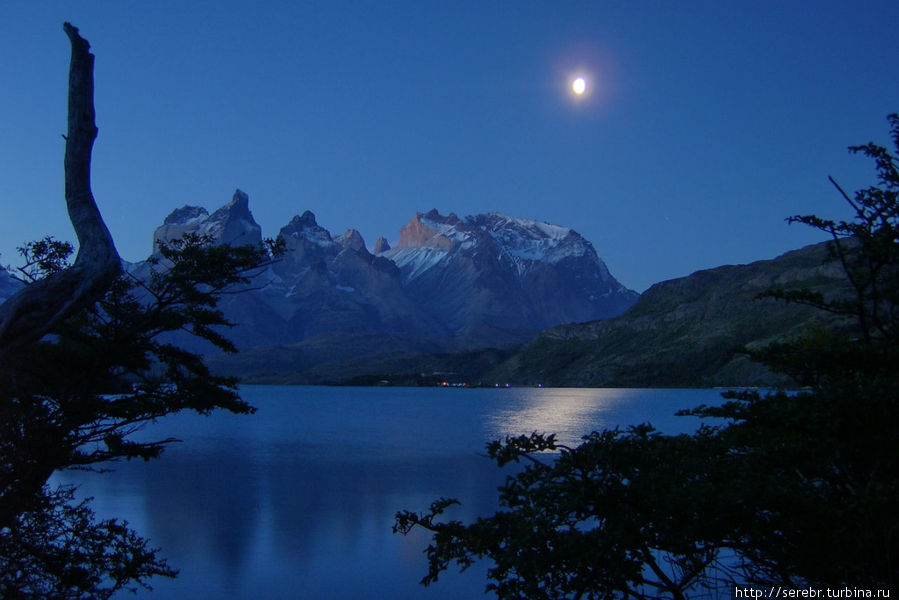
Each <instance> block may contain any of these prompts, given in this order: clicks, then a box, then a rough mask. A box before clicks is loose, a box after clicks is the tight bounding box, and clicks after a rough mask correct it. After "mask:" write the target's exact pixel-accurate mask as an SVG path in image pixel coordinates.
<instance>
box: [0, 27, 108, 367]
mask: <svg viewBox="0 0 899 600" xmlns="http://www.w3.org/2000/svg"><path fill="white" fill-rule="evenodd" d="M63 29H64V30H65V32H66V35H68V36H69V40H70V41H71V44H72V60H71V63H70V65H69V113H68V131H67V133H66V135H65V136H64V137H65V140H66V154H65V163H64V164H65V197H66V207H67V209H68V212H69V219H70V220H71V222H72V227H73V228H74V229H75V235H76V236H77V237H78V255H77V257H76V258H75V262H74V263H73V264H72V266H71V267H69V268H67V269H65V270H63V271H60V272H58V273H55V274H53V275H51V276H49V277H47V278H45V279H42V280H40V281H37V282H35V283H32V284H30V285H27V286H25V287H24V288H23V289H21V290H19V292H18V293H16V294H15V295H13V296H11V297H9V298H8V299H7V300H6V302H4V303H3V304H0V365H2V364H3V363H4V362H6V359H7V358H9V357H10V356H11V355H12V354H13V353H15V352H17V351H19V350H21V349H22V348H24V347H26V346H28V345H30V344H33V343H34V342H36V341H38V340H40V339H41V338H42V337H43V336H44V335H46V334H48V333H50V332H52V331H53V328H54V327H55V326H56V325H57V324H59V323H60V322H61V321H63V320H64V319H66V318H68V317H70V316H72V315H73V314H75V313H76V312H78V311H79V310H81V309H82V308H85V307H86V306H89V305H90V304H91V303H93V302H95V301H97V300H98V299H99V298H100V297H102V295H103V293H104V292H105V291H106V289H107V288H108V287H109V285H110V284H111V283H112V281H113V280H114V279H115V278H116V277H117V276H118V275H119V273H120V272H121V259H120V258H119V255H118V252H117V251H116V248H115V244H114V243H113V241H112V236H111V235H110V234H109V230H108V229H107V228H106V224H105V223H104V222H103V217H102V216H101V215H100V211H99V210H98V209H97V204H96V202H95V201H94V196H93V194H92V193H91V185H90V171H91V151H92V150H93V146H94V139H96V137H97V126H96V123H95V121H94V55H93V54H91V53H90V44H89V43H88V42H87V40H85V39H84V38H83V37H81V36H80V35H79V34H78V29H76V28H75V27H73V26H72V25H71V24H69V23H65V24H63Z"/></svg>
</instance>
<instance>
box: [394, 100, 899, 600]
mask: <svg viewBox="0 0 899 600" xmlns="http://www.w3.org/2000/svg"><path fill="white" fill-rule="evenodd" d="M888 120H889V123H890V131H891V138H892V141H893V145H894V148H895V152H896V153H899V115H896V114H892V115H890V116H889V117H888ZM850 150H851V151H852V152H855V153H862V154H864V155H865V156H868V157H870V158H872V159H874V161H875V164H876V170H877V175H878V185H877V186H872V187H870V188H867V189H864V190H861V191H859V192H858V193H856V195H855V198H854V199H851V198H849V197H848V196H847V195H846V194H845V193H844V192H842V190H840V193H841V194H843V195H844V196H845V198H846V200H847V201H848V202H849V204H850V205H851V207H852V209H853V211H854V213H855V216H854V219H853V220H851V221H839V222H836V221H830V220H826V219H822V218H819V217H817V216H796V217H791V218H790V219H788V221H789V222H799V223H804V224H807V225H810V226H812V227H816V228H818V229H821V230H823V231H825V232H827V233H829V234H830V235H831V236H832V242H831V244H830V260H838V261H840V264H841V265H842V267H843V269H844V270H845V272H846V276H847V278H848V280H849V282H850V284H851V289H852V290H853V292H854V293H853V295H852V296H851V297H834V298H825V297H823V296H821V295H817V294H812V293H809V292H805V291H798V292H796V291H789V292H786V291H782V290H772V291H770V292H769V293H767V294H765V295H766V296H769V297H773V298H777V299H780V300H783V301H786V302H799V303H804V304H809V305H811V306H815V307H818V308H820V309H822V310H827V311H830V312H834V313H837V314H841V315H846V316H849V317H851V318H852V319H854V321H855V324H856V326H855V333H854V335H846V334H845V333H833V332H830V331H825V330H820V329H817V330H813V331H809V332H807V333H806V334H805V335H804V336H802V337H801V338H800V339H798V340H794V341H790V342H783V343H780V344H776V345H773V346H769V347H768V348H765V349H762V350H759V351H754V352H751V354H752V355H753V356H754V357H755V358H756V359H757V360H760V361H762V362H764V363H765V364H766V365H768V366H770V367H771V368H773V369H775V370H777V371H778V372H783V373H787V374H789V375H792V376H793V377H794V378H795V379H796V380H797V381H798V382H799V383H801V384H802V385H804V386H806V387H805V388H804V389H802V390H801V391H799V392H796V393H788V392H785V391H778V392H772V393H766V394H762V393H759V392H757V391H742V392H729V393H727V394H725V397H726V398H727V401H726V402H725V403H724V404H722V405H721V406H715V407H709V406H702V407H699V408H696V409H692V410H687V411H683V412H682V413H680V414H687V415H694V416H700V417H708V418H714V419H718V421H717V423H718V424H716V425H714V426H709V425H706V426H703V427H702V428H701V429H700V430H699V431H698V432H697V433H695V434H693V435H678V436H670V435H662V434H660V433H658V432H656V431H654V430H653V428H652V427H651V426H650V425H645V424H644V425H640V426H635V427H631V428H629V429H627V430H624V431H622V430H617V429H616V430H612V431H603V432H594V433H592V434H590V435H589V436H586V437H585V438H584V441H583V443H582V444H581V445H579V446H577V447H575V448H568V447H564V446H561V445H559V444H558V443H556V441H555V439H554V437H553V436H552V435H538V434H533V435H531V436H523V437H517V438H507V439H506V440H504V441H501V442H493V443H492V444H490V445H489V446H488V452H489V454H490V456H491V457H492V458H493V459H494V460H496V461H497V463H498V464H499V465H500V466H502V465H503V464H506V463H508V462H509V461H526V462H527V465H526V466H525V468H524V469H523V470H522V471H521V472H520V473H517V474H515V475H511V476H509V477H507V479H506V482H505V484H504V485H503V486H502V487H501V488H500V505H501V510H500V511H499V512H497V513H496V514H494V515H493V516H490V517H484V518H480V519H478V520H477V521H475V522H474V523H471V524H464V523H461V522H459V521H452V520H444V519H442V516H443V515H444V513H445V511H446V510H447V509H448V508H450V507H451V506H452V505H453V504H455V501H454V500H447V499H441V500H439V501H437V502H435V503H434V504H432V505H431V507H430V509H429V510H428V511H426V512H424V513H417V512H411V511H401V512H399V513H397V516H396V523H395V525H394V531H395V532H399V533H403V534H405V533H408V532H409V531H411V530H412V529H413V528H415V527H422V528H424V529H426V530H429V531H431V532H432V533H433V536H432V540H431V544H430V545H429V547H428V548H427V551H426V552H427V556H428V563H429V571H428V574H427V576H426V577H425V578H424V579H423V580H422V583H423V584H425V585H429V584H431V583H433V582H436V581H437V580H438V577H439V575H440V573H442V572H443V571H444V570H446V569H448V568H449V567H450V566H451V565H453V564H455V565H456V566H458V567H460V568H461V569H465V568H467V567H469V566H470V565H472V564H473V563H474V562H475V561H477V560H480V559H485V558H486V559H489V560H490V561H491V562H492V565H493V566H492V567H491V568H490V569H489V570H488V578H489V579H490V581H489V583H488V585H487V588H488V589H490V590H494V591H495V592H496V593H497V596H498V597H499V598H502V599H513V598H514V599H524V598H528V599H556V598H575V599H578V598H619V597H632V598H657V597H668V598H686V597H689V596H696V597H703V596H707V595H716V594H717V593H721V594H722V595H725V594H726V595H727V596H728V597H729V596H730V595H731V594H732V592H733V589H734V587H733V586H734V585H751V586H766V587H767V586H781V587H783V588H787V589H798V588H804V587H806V586H827V587H831V588H838V587H839V588H845V587H847V586H848V587H850V588H852V589H854V588H866V589H876V588H880V589H884V588H888V587H891V586H895V584H896V583H897V581H899V578H897V575H899V515H897V514H896V511H895V507H896V506H899V456H897V453H896V451H895V449H896V447H897V442H899V433H897V432H899V360H897V359H899V356H897V349H899V339H897V336H899V328H897V319H899V303H897V300H899V200H897V192H899V170H897V161H896V158H895V157H896V154H891V153H890V152H889V151H887V149H886V148H884V147H882V146H878V145H876V144H873V143H870V144H866V145H864V146H855V147H851V148H850ZM837 187H839V186H837ZM545 451H551V452H554V453H555V454H552V455H549V456H547V457H543V456H541V453H542V452H545Z"/></svg>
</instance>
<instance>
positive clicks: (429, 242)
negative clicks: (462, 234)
mask: <svg viewBox="0 0 899 600" xmlns="http://www.w3.org/2000/svg"><path fill="white" fill-rule="evenodd" d="M461 223H462V221H461V220H460V219H459V217H457V216H456V215H455V214H453V213H450V214H449V216H447V217H444V216H443V215H441V214H440V213H438V212H437V209H436V208H434V209H431V210H429V211H428V212H426V213H424V214H422V213H419V212H417V213H415V216H414V217H412V220H411V221H409V222H408V223H406V224H405V225H404V226H403V227H402V228H401V229H400V239H399V241H398V242H397V244H396V247H397V248H420V247H431V248H443V249H444V250H450V249H452V248H453V246H454V245H455V243H456V242H458V241H460V240H458V239H456V238H458V237H459V236H458V233H459V232H458V231H457V230H456V227H457V226H458V225H460V224H461Z"/></svg>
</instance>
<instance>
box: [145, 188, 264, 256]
mask: <svg viewBox="0 0 899 600" xmlns="http://www.w3.org/2000/svg"><path fill="white" fill-rule="evenodd" d="M188 233H196V234H199V235H208V236H210V237H212V239H213V241H214V242H215V243H217V244H231V245H232V246H248V245H252V246H256V245H259V244H261V243H262V228H261V227H260V226H259V224H258V223H256V220H255V219H254V218H253V213H251V212H250V198H249V196H247V195H246V194H245V193H244V192H242V191H241V190H235V192H234V196H232V198H231V201H230V202H229V203H228V204H226V205H225V206H223V207H221V208H220V209H218V210H217V211H215V212H214V213H212V214H211V215H210V214H209V213H208V211H207V210H206V209H205V208H203V207H201V206H183V207H181V208H179V209H176V210H174V211H172V213H171V214H169V216H167V217H166V218H165V221H164V222H163V224H162V226H161V227H159V228H157V229H156V231H155V232H154V233H153V251H154V252H155V251H157V250H158V248H159V243H160V242H165V243H170V242H172V241H174V240H178V239H181V238H182V237H184V236H185V235H186V234H188Z"/></svg>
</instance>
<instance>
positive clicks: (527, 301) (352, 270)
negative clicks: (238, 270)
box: [132, 190, 638, 359]
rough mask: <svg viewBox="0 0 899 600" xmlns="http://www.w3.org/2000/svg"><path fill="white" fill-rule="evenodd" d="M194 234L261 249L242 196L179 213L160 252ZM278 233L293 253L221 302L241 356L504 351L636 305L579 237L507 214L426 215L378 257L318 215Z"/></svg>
mask: <svg viewBox="0 0 899 600" xmlns="http://www.w3.org/2000/svg"><path fill="white" fill-rule="evenodd" d="M186 233H200V234H204V235H208V236H210V237H211V238H212V239H213V240H214V242H215V243H229V244H259V243H261V241H262V228H261V227H260V226H259V224H258V223H256V220H255V219H254V218H253V215H252V213H251V211H250V209H249V198H248V196H247V195H246V194H245V193H243V192H242V191H240V190H237V191H236V192H235V193H234V196H233V198H232V199H231V201H230V202H229V203H228V204H226V205H225V206H223V207H221V208H219V209H218V210H216V211H214V212H213V213H211V214H210V213H209V212H208V211H207V210H205V209H204V208H201V207H197V206H185V207H182V208H179V209H177V210H175V211H173V212H172V213H171V214H170V215H169V216H168V217H167V218H166V219H165V221H164V223H163V224H162V225H161V226H160V227H158V228H157V229H156V231H155V232H154V234H153V243H154V249H156V248H157V247H158V244H159V243H161V242H170V241H172V240H174V239H177V238H180V237H182V236H183V235H185V234H186ZM278 236H280V237H281V238H283V239H284V241H285V244H286V252H285V253H284V254H283V256H281V257H280V258H279V259H278V260H277V261H276V262H275V263H274V264H273V265H271V266H270V267H268V268H266V269H264V270H262V271H261V272H259V273H258V274H256V275H255V277H254V278H253V281H252V282H251V283H250V284H249V285H248V286H247V291H245V292H244V293H241V294H233V295H228V296H226V297H225V298H224V299H223V301H222V304H221V306H222V308H223V310H224V311H225V314H226V315H227V316H228V317H229V318H230V319H231V320H232V321H233V322H235V323H237V324H238V325H237V327H235V328H234V329H233V330H231V331H229V332H228V333H229V336H230V337H231V338H232V339H233V340H234V341H235V343H236V345H237V346H238V347H239V348H244V349H246V348H258V347H266V348H271V347H287V346H291V345H294V344H300V343H304V342H305V343H307V345H309V344H313V345H314V346H316V347H321V346H325V347H326V348H324V349H322V348H320V350H319V352H318V354H320V355H322V356H325V355H327V356H335V358H336V359H349V358H355V357H358V356H359V355H360V354H366V353H368V352H369V351H370V350H372V349H375V350H378V351H391V350H396V349H400V348H409V347H414V348H417V349H428V350H431V351H455V350H467V349H472V348H483V347H488V346H505V345H508V344H512V343H517V342H523V341H526V340H529V339H531V338H533V336H534V335H536V334H537V333H538V332H539V331H541V330H543V329H545V328H547V327H551V326H554V325H559V324H562V323H570V322H578V321H592V320H595V319H603V318H608V317H613V316H617V315H619V314H621V313H622V312H624V311H625V310H626V309H627V308H629V307H630V306H631V305H633V303H634V302H635V301H636V300H637V297H638V294H637V293H636V292H634V291H632V290H629V289H627V288H625V287H624V286H623V285H621V284H620V283H619V282H618V281H617V280H616V279H615V278H614V277H613V276H612V275H611V273H610V272H609V269H608V268H607V266H606V265H605V263H604V262H603V261H602V259H601V258H600V257H599V256H598V254H597V252H596V250H595V249H594V247H593V245H592V244H591V243H590V242H589V241H587V240H586V239H584V238H583V237H582V236H581V235H580V234H578V233H577V232H576V231H574V230H572V229H570V228H567V227H561V226H557V225H550V224H548V223H541V222H537V221H532V220H527V219H520V218H513V217H508V216H505V215H501V214H499V213H490V214H481V215H474V216H467V217H464V218H459V217H458V216H456V215H454V214H450V215H448V216H444V215H441V214H439V213H438V212H437V211H436V210H431V211H429V212H427V213H416V214H415V215H414V216H413V217H412V219H411V221H409V223H407V224H406V225H405V226H403V227H402V228H401V229H400V232H399V238H398V241H397V242H396V244H395V246H394V247H390V245H389V243H388V242H387V241H386V240H385V239H384V238H381V239H379V240H377V242H376V243H375V245H374V247H373V249H372V250H371V251H370V250H369V249H368V247H367V246H366V244H365V242H364V240H363V239H362V236H361V235H360V234H359V232H358V231H356V230H354V229H350V230H348V231H346V232H344V233H343V234H341V235H333V234H332V233H331V232H329V231H328V230H327V229H325V228H324V227H322V226H321V225H319V224H318V223H317V222H316V220H315V215H313V214H312V213H311V212H309V211H306V212H304V213H303V214H301V215H297V216H295V217H293V219H291V220H290V222H289V223H287V224H286V225H285V226H284V227H282V228H281V229H280V231H279V232H278ZM144 268H147V267H145V266H142V265H135V266H132V269H133V270H134V271H135V272H136V273H140V271H141V269H144Z"/></svg>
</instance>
